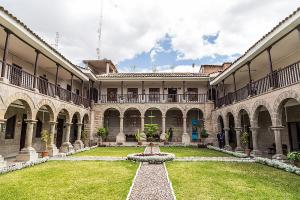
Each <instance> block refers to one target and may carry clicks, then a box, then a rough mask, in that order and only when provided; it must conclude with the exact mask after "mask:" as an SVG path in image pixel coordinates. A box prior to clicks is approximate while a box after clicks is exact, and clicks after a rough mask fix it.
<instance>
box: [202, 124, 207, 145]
mask: <svg viewBox="0 0 300 200" xmlns="http://www.w3.org/2000/svg"><path fill="white" fill-rule="evenodd" d="M201 138H202V141H203V144H206V143H205V140H206V138H208V133H207V131H206V129H205V128H204V129H202V131H201Z"/></svg>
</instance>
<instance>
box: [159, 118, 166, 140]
mask: <svg viewBox="0 0 300 200" xmlns="http://www.w3.org/2000/svg"><path fill="white" fill-rule="evenodd" d="M161 120H162V122H161V135H160V140H162V141H165V140H166V115H162V116H161Z"/></svg>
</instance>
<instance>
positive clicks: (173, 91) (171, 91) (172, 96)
mask: <svg viewBox="0 0 300 200" xmlns="http://www.w3.org/2000/svg"><path fill="white" fill-rule="evenodd" d="M168 102H177V88H168Z"/></svg>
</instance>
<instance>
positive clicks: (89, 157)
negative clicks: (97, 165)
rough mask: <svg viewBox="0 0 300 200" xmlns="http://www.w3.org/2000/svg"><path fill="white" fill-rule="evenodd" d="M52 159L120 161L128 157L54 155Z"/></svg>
mask: <svg viewBox="0 0 300 200" xmlns="http://www.w3.org/2000/svg"><path fill="white" fill-rule="evenodd" d="M50 160H65V161H89V160H100V161H119V160H126V157H101V156H86V157H52V158H50Z"/></svg>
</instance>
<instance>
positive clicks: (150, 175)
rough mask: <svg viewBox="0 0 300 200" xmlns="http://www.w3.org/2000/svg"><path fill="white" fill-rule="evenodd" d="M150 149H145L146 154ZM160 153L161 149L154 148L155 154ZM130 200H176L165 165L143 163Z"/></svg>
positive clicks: (130, 193)
mask: <svg viewBox="0 0 300 200" xmlns="http://www.w3.org/2000/svg"><path fill="white" fill-rule="evenodd" d="M148 152H150V148H149V147H147V148H146V149H145V153H148ZM157 152H159V147H153V153H157ZM128 199H130V200H138V199H143V200H152V199H153V200H154V199H155V200H160V199H162V200H174V196H173V193H172V189H171V186H170V183H169V180H168V176H167V172H166V169H165V166H164V165H163V164H148V163H141V166H140V168H139V171H138V172H137V176H136V177H135V180H134V183H133V186H132V188H131V190H130V192H129V197H128Z"/></svg>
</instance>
